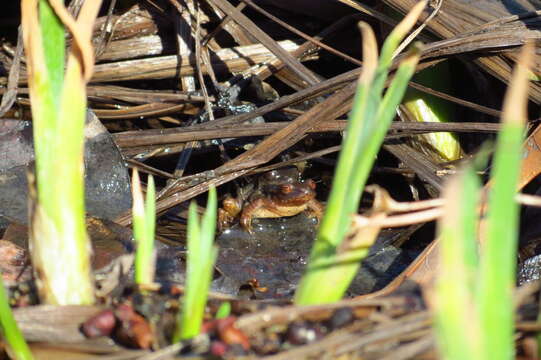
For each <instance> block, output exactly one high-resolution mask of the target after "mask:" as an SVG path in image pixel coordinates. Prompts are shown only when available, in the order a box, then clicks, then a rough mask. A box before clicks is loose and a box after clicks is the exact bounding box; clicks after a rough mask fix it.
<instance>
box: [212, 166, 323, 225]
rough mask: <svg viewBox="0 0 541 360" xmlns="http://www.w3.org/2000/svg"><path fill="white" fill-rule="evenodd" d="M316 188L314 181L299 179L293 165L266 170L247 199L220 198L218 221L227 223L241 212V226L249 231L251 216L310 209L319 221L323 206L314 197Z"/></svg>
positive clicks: (277, 215)
mask: <svg viewBox="0 0 541 360" xmlns="http://www.w3.org/2000/svg"><path fill="white" fill-rule="evenodd" d="M315 188H316V184H315V183H314V181H312V180H306V181H302V180H300V178H299V172H298V170H297V169H295V168H286V169H281V170H273V171H269V172H268V173H265V174H263V175H262V176H261V178H260V179H259V181H258V185H257V187H256V189H254V190H253V192H252V193H251V194H250V195H249V196H248V199H247V200H246V201H244V202H243V201H242V200H240V199H235V198H233V197H231V196H228V197H226V198H225V199H224V200H223V207H222V209H220V223H221V225H222V226H223V225H224V224H225V225H227V224H230V223H231V222H232V221H233V220H234V219H235V218H236V217H237V216H238V215H239V214H240V224H241V226H242V228H243V229H244V230H246V231H248V232H250V233H251V232H252V219H253V218H279V217H284V216H293V215H297V214H299V213H301V212H303V211H309V212H310V214H311V216H314V217H317V218H318V220H320V219H321V216H322V214H323V206H322V205H321V204H320V203H319V202H318V201H317V200H316V192H315Z"/></svg>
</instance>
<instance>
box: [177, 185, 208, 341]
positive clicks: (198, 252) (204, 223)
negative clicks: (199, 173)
mask: <svg viewBox="0 0 541 360" xmlns="http://www.w3.org/2000/svg"><path fill="white" fill-rule="evenodd" d="M217 203H218V200H217V197H216V189H215V188H213V187H211V188H210V189H209V197H208V201H207V209H206V210H205V213H204V214H203V218H202V220H201V224H200V223H199V219H198V215H197V205H196V204H195V202H192V203H191V204H190V209H189V215H188V259H187V261H186V284H185V291H184V299H183V305H182V310H181V311H179V313H178V321H177V327H176V329H175V333H174V334H173V341H174V342H178V341H180V340H182V339H189V338H192V337H194V336H196V335H198V334H199V332H200V331H201V324H202V322H203V316H204V315H205V305H206V303H207V296H208V290H209V287H210V282H211V280H212V274H213V272H214V263H215V261H216V257H217V255H218V248H217V247H216V246H215V245H213V243H214V234H215V232H216V221H217V219H216V217H217V215H216V213H217Z"/></svg>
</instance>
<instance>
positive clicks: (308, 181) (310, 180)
mask: <svg viewBox="0 0 541 360" xmlns="http://www.w3.org/2000/svg"><path fill="white" fill-rule="evenodd" d="M306 184H308V186H309V187H310V189H312V190H315V189H316V183H315V182H314V180H312V179H308V180H306Z"/></svg>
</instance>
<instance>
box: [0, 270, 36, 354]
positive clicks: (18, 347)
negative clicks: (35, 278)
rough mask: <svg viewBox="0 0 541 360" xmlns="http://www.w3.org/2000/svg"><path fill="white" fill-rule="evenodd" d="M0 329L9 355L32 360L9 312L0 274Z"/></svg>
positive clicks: (9, 308)
mask: <svg viewBox="0 0 541 360" xmlns="http://www.w3.org/2000/svg"><path fill="white" fill-rule="evenodd" d="M0 327H1V330H2V336H3V337H4V338H5V339H6V341H7V343H8V345H9V347H10V348H11V353H12V354H13V355H14V356H15V358H16V360H31V359H33V356H32V353H31V352H30V349H29V347H28V345H27V343H26V341H25V340H24V337H23V334H22V333H21V330H20V329H19V327H18V326H17V322H16V321H15V318H14V317H13V313H12V312H11V307H10V306H9V298H8V294H7V291H6V289H5V287H4V282H3V281H2V274H1V273H0Z"/></svg>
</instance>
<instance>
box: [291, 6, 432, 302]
mask: <svg viewBox="0 0 541 360" xmlns="http://www.w3.org/2000/svg"><path fill="white" fill-rule="evenodd" d="M425 6H426V1H421V2H419V3H417V4H416V5H415V6H414V7H413V9H412V10H411V12H410V13H409V14H408V15H407V16H406V17H405V18H404V19H403V20H402V22H400V24H398V25H397V26H396V27H395V29H394V30H393V31H392V32H391V34H390V35H389V37H388V38H387V39H386V40H385V43H384V44H383V48H382V53H381V56H380V58H379V61H378V56H377V45H376V40H375V36H374V33H373V32H372V29H371V28H370V26H368V25H367V24H361V31H362V35H363V72H362V74H361V77H360V79H359V85H358V88H357V93H356V95H355V98H354V100H353V108H352V111H351V114H350V116H349V124H348V128H347V131H346V136H345V139H344V141H343V145H342V150H341V152H340V155H339V158H338V165H337V167H336V171H335V177H334V180H333V186H332V190H331V193H330V195H329V201H328V203H327V208H326V211H325V214H324V216H323V220H322V222H321V226H320V229H319V232H318V235H317V238H316V242H315V244H314V247H313V249H312V252H311V254H310V261H309V263H308V266H307V270H306V273H305V275H304V276H303V278H302V279H301V282H300V285H299V288H298V289H297V292H296V294H295V303H297V304H301V305H308V304H317V303H326V302H333V301H337V300H339V299H340V298H341V297H342V296H343V294H344V293H345V291H346V290H347V287H348V286H349V284H350V282H351V280H352V279H353V277H354V276H355V274H356V272H357V270H358V267H359V262H360V260H361V259H362V258H364V257H365V256H366V254H367V253H368V248H366V247H363V248H360V247H356V248H355V247H354V248H349V249H347V250H346V251H344V250H343V249H344V248H347V246H346V247H344V246H341V244H342V241H343V240H344V238H345V235H346V232H347V231H348V229H349V226H350V222H351V216H352V215H353V214H354V213H356V212H357V209H358V206H359V201H360V197H361V194H362V191H363V188H364V185H365V183H366V180H367V178H368V175H369V173H370V170H371V168H372V165H373V163H374V159H375V157H376V155H377V152H378V151H379V148H380V147H381V144H382V142H383V138H384V136H385V134H386V132H387V129H388V128H389V126H390V124H391V121H392V119H393V117H394V114H395V111H396V107H397V106H398V104H399V103H400V101H401V99H402V97H403V95H404V92H405V90H406V87H407V84H408V81H409V79H410V78H411V76H412V75H413V73H414V71H415V67H416V65H417V62H418V60H419V50H418V49H417V48H415V47H414V49H413V51H412V52H410V53H409V54H408V55H407V56H406V58H405V59H404V60H403V61H402V62H401V63H400V66H399V68H398V70H397V72H396V75H395V78H394V80H393V81H392V83H391V85H390V86H389V89H388V90H387V93H386V94H385V97H383V90H384V87H385V82H386V79H387V76H388V72H389V68H390V66H391V64H392V56H393V53H394V51H395V49H396V48H397V47H398V45H399V43H400V41H402V39H403V38H404V37H405V36H406V34H407V33H408V32H409V31H410V29H411V28H412V27H413V25H414V24H415V22H416V21H417V19H418V17H419V16H420V14H421V12H422V11H423V9H424V7H425Z"/></svg>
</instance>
